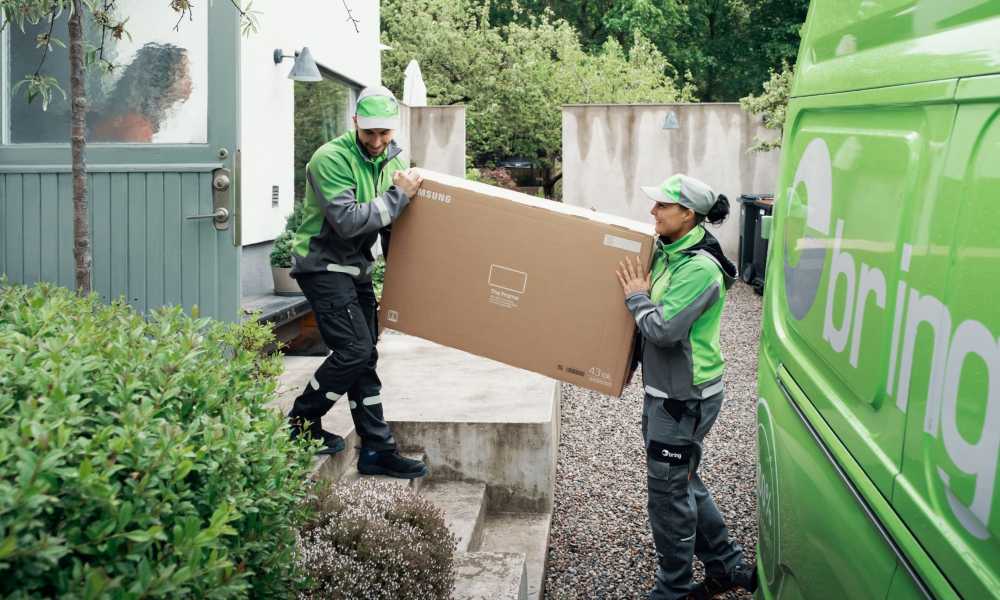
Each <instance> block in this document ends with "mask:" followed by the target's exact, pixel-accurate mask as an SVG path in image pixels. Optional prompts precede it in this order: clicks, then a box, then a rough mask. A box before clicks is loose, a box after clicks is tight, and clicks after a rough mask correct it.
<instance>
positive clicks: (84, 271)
mask: <svg viewBox="0 0 1000 600" xmlns="http://www.w3.org/2000/svg"><path fill="white" fill-rule="evenodd" d="M82 17H83V2H82V1H81V0H73V10H72V12H71V14H70V17H69V73H70V85H69V90H70V107H71V116H72V120H71V125H70V145H71V148H72V152H73V258H74V259H75V261H76V268H75V273H76V289H77V293H79V294H80V295H86V294H89V293H90V281H91V254H90V224H89V223H90V220H89V218H88V211H87V163H86V161H85V160H84V155H83V154H84V150H85V149H86V146H87V137H86V136H87V96H86V90H85V89H84V83H83V82H84V80H83V26H82V24H81V19H82Z"/></svg>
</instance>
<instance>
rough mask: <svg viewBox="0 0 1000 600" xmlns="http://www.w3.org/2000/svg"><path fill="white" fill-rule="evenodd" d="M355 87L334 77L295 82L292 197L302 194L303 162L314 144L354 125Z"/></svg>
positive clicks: (316, 146)
mask: <svg viewBox="0 0 1000 600" xmlns="http://www.w3.org/2000/svg"><path fill="white" fill-rule="evenodd" d="M356 93H357V90H356V89H355V88H354V87H353V86H350V85H348V84H346V83H344V82H342V81H338V80H336V79H324V80H323V81H317V82H306V81H296V82H295V197H296V198H297V199H301V198H304V197H305V185H306V164H307V163H308V162H309V159H310V158H312V155H313V152H315V151H316V149H317V148H319V147H320V146H322V145H323V144H325V143H326V142H328V141H330V140H332V139H333V138H335V137H337V136H339V135H341V134H342V133H344V132H345V131H348V130H349V129H353V128H354V127H353V125H352V124H351V116H353V114H354V96H355V94H356Z"/></svg>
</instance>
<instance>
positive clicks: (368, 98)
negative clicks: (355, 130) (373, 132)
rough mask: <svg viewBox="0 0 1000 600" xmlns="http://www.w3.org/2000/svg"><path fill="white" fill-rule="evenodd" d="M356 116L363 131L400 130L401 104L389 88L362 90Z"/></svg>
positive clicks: (356, 107) (355, 111)
mask: <svg viewBox="0 0 1000 600" xmlns="http://www.w3.org/2000/svg"><path fill="white" fill-rule="evenodd" d="M354 114H356V115H357V117H358V127H360V128H361V129H399V102H397V101H396V97H395V96H393V95H392V92H390V91H389V88H385V87H382V86H380V85H375V86H371V87H366V88H365V89H363V90H361V94H360V95H359V96H358V103H357V105H356V106H355V109H354Z"/></svg>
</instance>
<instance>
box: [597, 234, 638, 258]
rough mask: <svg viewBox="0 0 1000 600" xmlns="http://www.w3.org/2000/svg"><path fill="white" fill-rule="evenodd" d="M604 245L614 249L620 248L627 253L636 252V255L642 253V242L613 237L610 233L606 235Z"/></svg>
mask: <svg viewBox="0 0 1000 600" xmlns="http://www.w3.org/2000/svg"><path fill="white" fill-rule="evenodd" d="M604 245H605V246H611V247H612V248H620V249H622V250H625V251H626V252H635V253H636V254H638V253H639V252H641V251H642V243H641V242H636V241H633V240H627V239H625V238H623V237H618V236H617V235H611V234H610V233H608V234H605V236H604Z"/></svg>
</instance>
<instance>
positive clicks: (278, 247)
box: [271, 230, 295, 269]
mask: <svg viewBox="0 0 1000 600" xmlns="http://www.w3.org/2000/svg"><path fill="white" fill-rule="evenodd" d="M293 241H295V234H294V233H293V232H291V231H288V230H285V231H282V232H281V233H280V234H278V237H277V238H275V240H274V245H272V246H271V266H272V267H278V268H285V269H290V268H292V242H293Z"/></svg>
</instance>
